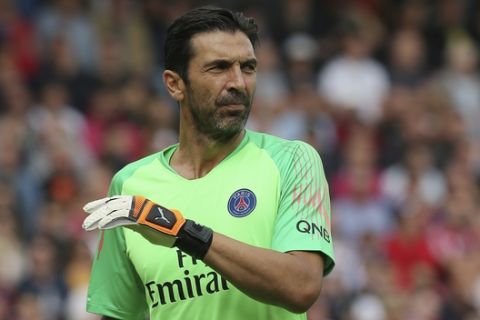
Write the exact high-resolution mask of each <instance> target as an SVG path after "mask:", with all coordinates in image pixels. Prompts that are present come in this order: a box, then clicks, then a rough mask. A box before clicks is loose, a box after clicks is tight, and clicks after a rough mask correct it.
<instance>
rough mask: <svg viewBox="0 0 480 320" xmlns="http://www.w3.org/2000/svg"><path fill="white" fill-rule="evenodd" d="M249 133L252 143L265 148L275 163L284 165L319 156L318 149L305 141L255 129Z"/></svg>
mask: <svg viewBox="0 0 480 320" xmlns="http://www.w3.org/2000/svg"><path fill="white" fill-rule="evenodd" d="M247 135H248V139H249V142H250V143H253V144H255V145H256V146H257V147H258V148H260V149H263V150H264V151H265V152H267V153H268V154H269V156H270V157H271V158H272V160H273V161H274V162H275V163H277V164H279V165H280V164H281V165H282V166H284V165H286V164H288V163H293V162H295V161H297V160H299V159H301V158H305V157H307V158H312V157H313V158H317V157H319V155H318V152H317V150H315V148H313V147H312V146H311V145H310V144H308V143H306V142H304V141H300V140H286V139H283V138H280V137H277V136H273V135H270V134H266V133H260V132H255V131H247Z"/></svg>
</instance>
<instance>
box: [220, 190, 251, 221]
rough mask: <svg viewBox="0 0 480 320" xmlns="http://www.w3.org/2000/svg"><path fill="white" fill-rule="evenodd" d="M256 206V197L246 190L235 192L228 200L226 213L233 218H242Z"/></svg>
mask: <svg viewBox="0 0 480 320" xmlns="http://www.w3.org/2000/svg"><path fill="white" fill-rule="evenodd" d="M256 205H257V197H256V196H255V194H254V193H253V192H252V191H250V190H248V189H239V190H237V191H235V192H234V193H233V194H232V195H231V196H230V199H229V200H228V206H227V207H228V212H230V214H231V215H232V216H234V217H237V218H242V217H245V216H247V215H249V214H250V213H251V212H252V211H253V209H255V206H256Z"/></svg>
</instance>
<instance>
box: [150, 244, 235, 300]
mask: <svg viewBox="0 0 480 320" xmlns="http://www.w3.org/2000/svg"><path fill="white" fill-rule="evenodd" d="M177 259H178V268H179V269H181V270H183V274H184V277H182V278H181V279H175V280H173V281H165V282H162V283H158V282H155V281H150V282H147V283H146V284H145V287H146V291H147V294H148V296H149V297H150V301H151V305H152V308H155V307H157V306H158V305H159V304H161V305H165V304H169V303H174V302H177V301H182V300H186V299H192V298H195V297H200V296H203V295H205V294H214V293H217V292H220V291H224V290H228V289H229V287H228V283H227V280H225V278H223V277H222V276H221V275H219V274H218V273H216V272H215V271H213V270H212V271H210V272H207V273H201V274H190V271H189V270H188V269H187V265H196V264H198V263H202V262H201V261H199V260H197V259H195V258H193V257H190V256H188V255H186V254H185V253H183V252H182V251H180V250H177Z"/></svg>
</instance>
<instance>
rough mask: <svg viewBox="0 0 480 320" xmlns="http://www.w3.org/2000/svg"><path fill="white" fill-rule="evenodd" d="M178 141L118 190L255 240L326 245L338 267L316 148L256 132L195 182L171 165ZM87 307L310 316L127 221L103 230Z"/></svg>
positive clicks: (116, 311) (131, 169) (117, 314)
mask: <svg viewBox="0 0 480 320" xmlns="http://www.w3.org/2000/svg"><path fill="white" fill-rule="evenodd" d="M176 148H177V145H174V146H171V147H168V148H166V149H165V150H163V151H161V152H159V153H156V154H153V155H150V156H148V157H146V158H143V159H141V160H139V161H136V162H134V163H132V164H130V165H128V166H126V167H125V168H123V169H122V170H120V171H119V172H118V173H117V174H116V175H115V177H114V178H113V181H112V184H111V187H110V192H109V193H110V195H120V194H122V195H142V196H144V197H146V198H149V199H151V200H152V201H154V202H157V203H159V204H161V205H163V206H165V207H167V208H174V209H178V210H180V211H181V212H182V214H183V215H184V216H185V217H186V218H188V219H192V220H195V221H196V222H198V223H200V224H203V225H206V226H208V227H210V228H212V229H213V230H214V231H215V232H219V233H222V234H224V235H227V236H229V237H231V238H234V239H237V240H239V241H242V242H244V243H247V244H250V245H253V246H257V247H262V248H270V249H272V250H276V251H279V252H288V251H294V250H302V251H317V252H321V253H323V255H324V257H325V268H324V270H323V272H324V274H327V273H328V272H330V270H331V269H332V268H333V265H334V255H333V243H332V241H333V240H332V236H331V233H330V199H329V192H328V186H327V183H326V179H325V174H324V172H323V167H322V163H321V160H320V157H319V155H318V153H317V152H316V151H315V150H314V149H313V148H312V147H311V146H309V145H308V144H306V143H304V142H300V141H287V140H283V139H280V138H277V137H273V136H270V135H266V134H261V133H256V132H252V131H248V130H247V131H246V134H245V137H244V139H243V140H242V142H241V143H240V145H239V146H238V147H237V148H236V149H235V150H234V151H233V152H232V153H231V154H230V155H229V156H227V157H226V158H225V159H224V160H223V161H221V162H220V163H219V164H218V165H217V166H216V167H215V168H213V169H212V170H211V171H210V172H209V173H208V174H207V175H205V176H204V177H202V178H198V179H194V180H188V179H185V178H183V177H182V176H180V175H179V174H177V173H176V172H175V171H174V170H173V169H172V168H171V167H170V165H169V162H170V158H171V156H172V154H173V152H174V151H175V149H176ZM294 276H295V275H292V277H294ZM87 310H88V311H90V312H93V313H98V314H102V315H106V316H110V317H113V318H117V319H128V320H136V319H142V320H143V319H148V316H150V319H155V320H157V319H162V320H163V319H167V320H169V319H189V320H195V319H198V320H200V319H202V320H203V319H209V320H213V319H228V320H237V319H238V320H245V319H275V320H281V319H306V315H305V314H294V313H291V312H289V311H287V310H285V309H283V308H280V307H277V306H272V305H268V304H264V303H261V302H258V301H256V300H254V299H252V298H250V297H248V296H247V295H245V294H243V293H242V292H241V291H239V290H238V289H237V288H235V287H234V286H233V285H232V284H230V283H229V282H228V281H227V280H226V279H225V278H223V277H222V276H221V275H220V274H219V273H217V272H216V271H214V270H213V269H211V268H210V267H208V266H206V265H205V264H204V263H203V262H202V261H200V260H195V259H194V258H192V257H190V256H188V255H186V254H185V253H183V252H181V251H180V250H178V249H177V248H175V247H174V248H167V247H162V246H158V245H154V244H152V243H150V242H149V241H147V240H146V239H145V238H143V237H142V235H141V234H139V233H137V232H134V231H132V230H130V229H127V228H122V227H120V228H115V229H110V230H106V231H103V232H102V233H100V239H99V244H98V249H97V252H96V254H95V258H94V263H93V267H92V275H91V279H90V285H89V290H88V302H87Z"/></svg>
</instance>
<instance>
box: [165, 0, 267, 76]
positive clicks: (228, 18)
mask: <svg viewBox="0 0 480 320" xmlns="http://www.w3.org/2000/svg"><path fill="white" fill-rule="evenodd" d="M210 31H228V32H232V33H233V32H236V31H240V32H243V33H244V34H245V35H246V36H247V37H248V39H249V40H250V42H251V43H252V46H253V47H254V48H255V47H256V46H257V43H258V28H257V25H256V24H255V22H254V20H253V18H248V17H245V16H244V15H243V14H242V13H240V12H233V11H230V10H228V9H223V8H218V7H213V6H205V7H200V8H196V9H193V10H191V11H188V12H187V13H185V14H184V15H182V16H180V17H179V18H177V19H176V20H175V21H173V23H172V24H171V25H170V26H169V27H168V29H167V35H166V39H165V47H164V50H165V52H164V53H165V69H168V70H172V71H175V72H176V73H178V74H179V75H180V76H181V77H182V79H183V80H184V81H186V82H187V83H188V65H189V62H190V59H191V58H192V55H193V52H192V46H191V41H190V40H191V39H192V38H193V36H194V35H196V34H199V33H203V32H210Z"/></svg>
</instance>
